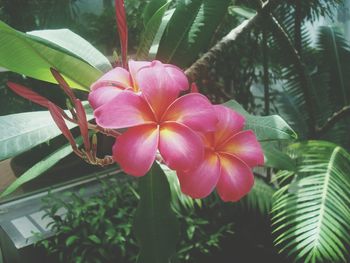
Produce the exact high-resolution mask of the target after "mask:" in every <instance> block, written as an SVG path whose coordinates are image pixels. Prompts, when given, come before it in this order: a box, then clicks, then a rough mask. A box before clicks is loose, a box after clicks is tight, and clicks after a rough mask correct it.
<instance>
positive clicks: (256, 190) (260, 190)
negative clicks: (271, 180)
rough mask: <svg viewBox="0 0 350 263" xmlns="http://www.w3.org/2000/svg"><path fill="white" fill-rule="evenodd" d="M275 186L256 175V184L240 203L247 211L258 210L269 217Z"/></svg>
mask: <svg viewBox="0 0 350 263" xmlns="http://www.w3.org/2000/svg"><path fill="white" fill-rule="evenodd" d="M274 193H275V188H274V187H273V186H271V185H270V184H268V183H266V182H265V181H264V180H263V179H262V178H259V177H255V180H254V186H253V188H252V190H251V191H250V192H249V194H248V195H247V196H245V197H244V198H243V199H241V200H240V201H239V203H238V204H239V205H240V206H241V207H242V208H244V209H246V210H247V211H258V212H259V213H260V214H261V215H263V216H264V217H267V216H268V215H269V213H270V211H271V207H272V196H273V194H274Z"/></svg>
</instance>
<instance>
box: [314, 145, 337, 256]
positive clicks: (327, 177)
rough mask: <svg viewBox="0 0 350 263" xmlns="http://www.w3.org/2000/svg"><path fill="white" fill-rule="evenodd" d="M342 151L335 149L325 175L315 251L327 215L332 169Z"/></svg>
mask: <svg viewBox="0 0 350 263" xmlns="http://www.w3.org/2000/svg"><path fill="white" fill-rule="evenodd" d="M340 150H341V148H340V147H339V146H337V147H336V148H334V150H333V152H332V155H331V157H330V159H329V163H328V165H327V171H326V173H325V181H324V184H323V190H322V198H321V204H320V213H319V216H318V224H317V232H316V236H317V238H316V239H315V240H316V242H315V243H314V246H313V250H315V249H317V246H318V244H319V238H320V231H321V228H322V221H323V219H324V213H325V206H326V201H327V195H328V188H329V181H330V177H331V171H332V167H333V165H334V162H335V159H336V156H337V154H338V152H339V151H340Z"/></svg>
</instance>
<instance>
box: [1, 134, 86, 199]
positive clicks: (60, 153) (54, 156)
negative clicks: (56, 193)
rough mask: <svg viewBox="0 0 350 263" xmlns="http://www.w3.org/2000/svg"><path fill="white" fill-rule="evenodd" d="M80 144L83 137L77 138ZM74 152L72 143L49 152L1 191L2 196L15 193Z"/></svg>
mask: <svg viewBox="0 0 350 263" xmlns="http://www.w3.org/2000/svg"><path fill="white" fill-rule="evenodd" d="M76 142H77V143H78V144H81V142H82V138H78V139H77V140H76ZM72 152H73V149H72V147H71V145H70V144H66V145H64V146H62V147H61V148H59V149H58V150H56V151H55V152H53V153H51V154H49V155H48V156H47V157H45V158H44V159H42V160H41V161H40V162H38V163H36V164H35V165H34V166H32V167H31V168H30V169H28V170H27V171H26V172H25V173H24V174H22V175H21V176H20V177H19V178H18V179H16V180H15V181H14V182H13V183H12V184H11V185H10V186H9V187H8V188H6V190H5V191H4V192H2V193H1V195H0V198H2V197H4V196H6V195H9V194H11V193H13V192H14V191H15V190H16V189H17V188H18V187H20V186H21V185H23V184H25V183H27V182H29V181H31V180H34V179H35V178H37V177H38V176H40V175H41V174H43V173H44V172H46V171H47V170H49V169H50V168H51V167H52V166H54V165H55V164H56V163H58V162H59V161H60V160H61V159H62V158H64V157H66V156H67V155H69V154H70V153H72Z"/></svg>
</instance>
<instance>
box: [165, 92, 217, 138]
mask: <svg viewBox="0 0 350 263" xmlns="http://www.w3.org/2000/svg"><path fill="white" fill-rule="evenodd" d="M162 121H176V122H179V123H182V124H184V125H186V126H188V127H190V128H191V129H193V130H197V131H203V132H205V131H214V130H215V128H216V123H217V121H218V119H217V117H216V112H215V110H214V107H213V105H212V104H211V103H210V101H209V100H208V99H207V98H206V97H205V96H203V95H201V94H199V93H191V94H187V95H185V96H182V97H180V98H178V99H177V100H175V101H174V103H173V104H171V105H170V106H169V108H168V110H167V111H166V112H165V113H164V116H163V117H162Z"/></svg>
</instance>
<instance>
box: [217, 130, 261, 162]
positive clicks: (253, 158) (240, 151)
mask: <svg viewBox="0 0 350 263" xmlns="http://www.w3.org/2000/svg"><path fill="white" fill-rule="evenodd" d="M217 150H218V151H222V152H227V153H230V154H233V155H235V156H237V157H238V158H239V159H241V160H242V161H243V162H245V163H246V164H247V165H249V166H251V167H254V166H257V165H263V164H264V154H263V151H262V149H261V146H260V144H259V142H258V141H257V139H256V136H255V134H254V132H253V131H242V132H239V133H237V134H236V135H234V136H232V137H231V138H230V139H228V140H227V141H226V142H225V143H224V144H223V145H222V146H221V147H220V148H218V149H217Z"/></svg>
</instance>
